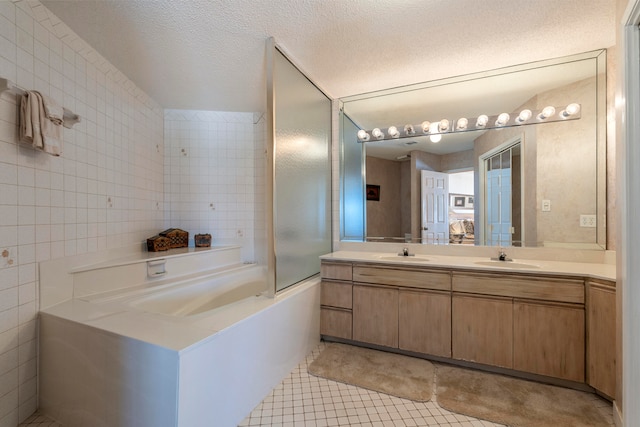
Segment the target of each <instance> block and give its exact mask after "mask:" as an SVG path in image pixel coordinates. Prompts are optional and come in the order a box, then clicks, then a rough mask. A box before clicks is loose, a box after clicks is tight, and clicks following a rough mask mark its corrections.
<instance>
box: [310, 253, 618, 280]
mask: <svg viewBox="0 0 640 427" xmlns="http://www.w3.org/2000/svg"><path fill="white" fill-rule="evenodd" d="M320 259H322V260H324V261H350V262H371V263H376V264H390V265H403V266H412V265H413V266H420V267H438V268H452V269H459V270H473V271H486V272H511V273H526V274H535V273H539V274H544V275H561V276H573V277H575V276H579V277H587V278H593V279H602V280H612V281H615V280H616V266H615V265H612V264H600V263H587V262H567V261H548V260H537V259H536V260H527V259H519V258H518V259H513V260H512V261H492V260H491V259H490V258H488V257H470V256H449V255H432V254H425V255H423V254H416V255H414V256H409V257H403V256H399V255H398V254H397V253H395V252H367V251H337V252H332V253H329V254H326V255H323V256H321V257H320Z"/></svg>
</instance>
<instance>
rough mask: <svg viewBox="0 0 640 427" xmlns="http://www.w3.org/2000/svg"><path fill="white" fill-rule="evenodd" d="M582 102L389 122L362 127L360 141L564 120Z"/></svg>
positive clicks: (434, 138) (575, 114) (574, 114)
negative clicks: (416, 122) (383, 125)
mask: <svg viewBox="0 0 640 427" xmlns="http://www.w3.org/2000/svg"><path fill="white" fill-rule="evenodd" d="M580 112H581V106H580V104H576V103H571V104H569V105H567V106H566V107H553V106H548V107H544V108H543V109H541V110H529V109H524V110H522V111H520V112H519V113H512V114H509V113H501V114H496V115H494V116H487V115H485V114H482V115H480V116H478V117H474V118H466V117H461V118H459V119H456V120H448V119H442V120H440V121H438V122H428V121H424V122H422V123H421V124H419V125H411V124H407V125H404V126H390V127H388V128H387V129H384V128H375V129H372V130H364V129H360V130H359V131H358V142H367V141H370V140H378V141H383V140H388V139H398V138H412V137H413V138H414V137H416V136H423V135H429V136H431V141H432V142H434V143H435V142H438V141H440V138H441V137H442V135H444V134H449V133H459V132H473V131H475V130H488V129H501V128H506V127H514V126H525V125H535V124H539V123H553V122H562V121H566V120H578V119H580V118H581V114H580Z"/></svg>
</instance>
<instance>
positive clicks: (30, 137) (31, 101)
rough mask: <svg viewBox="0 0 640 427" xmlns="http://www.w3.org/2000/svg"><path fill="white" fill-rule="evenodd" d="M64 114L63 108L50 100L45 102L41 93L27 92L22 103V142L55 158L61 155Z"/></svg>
mask: <svg viewBox="0 0 640 427" xmlns="http://www.w3.org/2000/svg"><path fill="white" fill-rule="evenodd" d="M47 105H48V107H47ZM47 109H48V110H47ZM63 114H64V110H63V109H62V107H60V106H59V105H58V104H57V103H55V102H54V101H52V100H51V99H50V98H48V97H47V98H46V102H45V99H44V98H43V96H42V95H41V94H40V93H39V92H36V91H27V93H26V94H25V95H24V96H23V97H22V100H21V101H20V140H21V141H24V142H27V143H29V144H31V145H32V146H33V147H35V148H38V149H40V150H43V151H44V152H46V153H49V154H51V155H53V156H59V155H61V154H62V117H63Z"/></svg>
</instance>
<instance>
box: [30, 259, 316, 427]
mask: <svg viewBox="0 0 640 427" xmlns="http://www.w3.org/2000/svg"><path fill="white" fill-rule="evenodd" d="M209 255H211V256H212V257H213V258H215V254H214V253H211V254H207V255H205V256H209ZM146 262H148V260H143V261H141V264H142V265H141V266H140V268H143V269H144V268H145V267H146V266H145V263H146ZM179 262H180V261H179V260H178V263H179ZM184 262H191V263H193V261H189V260H184ZM174 264H175V263H173V264H172V265H170V267H171V268H169V266H168V267H167V271H178V272H179V271H183V270H181V268H180V266H179V265H177V264H175V265H174ZM214 264H215V263H214ZM223 264H224V265H222V266H220V265H215V267H214V268H213V269H208V270H206V271H203V272H200V273H198V274H195V275H194V274H191V273H190V274H188V275H182V276H180V277H176V278H173V277H166V278H163V279H161V280H148V281H145V282H144V283H131V284H129V285H130V286H125V287H123V286H120V285H119V286H116V288H117V289H111V290H108V289H104V288H102V289H101V291H100V292H94V293H87V292H85V290H83V289H82V288H83V286H82V283H75V284H74V287H77V288H78V292H76V293H75V294H77V295H81V296H78V297H74V298H71V299H68V300H65V301H63V302H61V303H58V304H55V305H52V306H50V307H46V308H45V309H44V310H42V311H41V313H40V409H41V411H42V412H44V413H45V414H46V415H49V416H51V417H53V418H54V419H57V420H58V421H60V422H61V423H62V424H63V425H65V427H73V426H86V425H91V426H109V427H112V426H140V427H143V426H144V427H146V426H150V425H153V426H154V427H155V426H158V427H164V426H167V427H168V426H189V427H191V426H200V425H202V426H222V427H226V426H237V425H238V423H239V422H241V421H242V420H243V419H244V418H245V417H246V416H247V415H248V414H249V413H250V411H251V410H252V409H253V408H254V407H255V406H256V405H257V404H258V403H260V401H261V400H262V399H263V398H264V397H265V396H266V395H267V394H268V393H269V391H270V390H271V389H272V388H273V387H274V386H275V385H277V384H278V383H279V382H280V381H281V380H282V378H284V377H285V376H286V375H287V374H288V373H289V372H290V371H291V369H293V368H294V367H295V366H296V365H297V364H298V363H299V362H300V360H302V359H303V358H304V357H305V356H306V355H307V354H308V353H309V352H310V351H311V350H312V349H313V348H314V347H315V346H316V345H317V343H318V342H319V318H320V315H319V307H320V302H319V298H320V290H319V283H320V280H319V278H318V277H313V278H310V279H307V280H305V281H303V282H301V283H299V284H297V285H295V286H292V287H291V288H289V289H287V290H285V291H284V292H280V293H278V294H277V295H276V296H275V297H268V296H266V295H265V292H264V290H265V289H266V287H265V286H266V281H265V279H266V276H265V274H264V273H265V271H264V268H263V267H261V266H257V265H245V264H241V263H232V262H231V263H228V262H226V261H225V263H223ZM203 265H207V266H209V265H212V264H210V263H209V262H203ZM112 268H114V269H118V268H125V267H124V265H117V266H107V267H105V266H104V265H101V266H100V269H102V270H103V271H101V272H100V275H99V277H102V276H103V275H107V276H109V273H113V276H114V277H122V276H121V275H119V274H118V273H117V272H115V271H112ZM126 268H127V269H132V268H134V267H132V266H131V265H129V264H127V267H126ZM92 271H93V270H92V269H91V268H88V269H87V268H83V269H82V271H81V272H80V271H76V272H75V273H77V274H78V277H80V276H82V277H83V278H91V277H94V276H92V275H91V274H87V273H88V272H92ZM80 273H82V274H80ZM132 276H135V274H132ZM83 280H84V279H83ZM45 282H47V281H46V280H45ZM91 286H92V288H91V289H96V284H95V283H93V284H91Z"/></svg>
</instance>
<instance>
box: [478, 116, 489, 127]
mask: <svg viewBox="0 0 640 427" xmlns="http://www.w3.org/2000/svg"><path fill="white" fill-rule="evenodd" d="M487 123H489V117H488V116H487V115H486V114H481V115H479V116H478V118H477V120H476V127H477V128H483V127H485V126H486V125H487Z"/></svg>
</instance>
